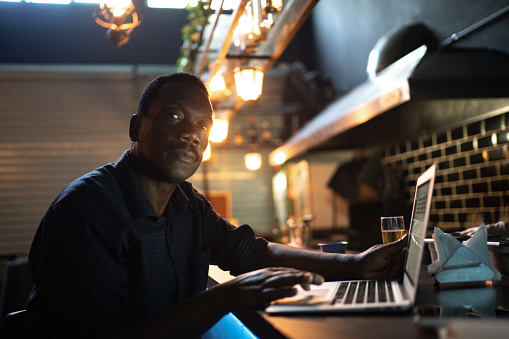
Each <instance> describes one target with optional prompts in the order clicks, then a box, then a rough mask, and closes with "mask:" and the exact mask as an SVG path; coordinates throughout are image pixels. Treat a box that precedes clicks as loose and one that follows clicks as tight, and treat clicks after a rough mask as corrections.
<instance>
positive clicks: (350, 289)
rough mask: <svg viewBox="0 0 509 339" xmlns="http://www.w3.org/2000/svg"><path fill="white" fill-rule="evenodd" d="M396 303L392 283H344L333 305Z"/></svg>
mask: <svg viewBox="0 0 509 339" xmlns="http://www.w3.org/2000/svg"><path fill="white" fill-rule="evenodd" d="M375 302H380V303H387V302H394V292H393V291H392V285H391V282H390V281H384V280H382V281H374V280H370V281H349V282H342V283H341V284H340V285H339V288H338V290H337V292H336V296H335V298H334V301H333V303H344V304H364V303H375Z"/></svg>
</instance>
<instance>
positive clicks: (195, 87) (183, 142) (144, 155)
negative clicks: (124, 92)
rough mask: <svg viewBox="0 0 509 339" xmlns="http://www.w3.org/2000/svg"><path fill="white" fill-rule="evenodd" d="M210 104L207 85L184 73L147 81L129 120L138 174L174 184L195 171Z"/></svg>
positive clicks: (204, 143)
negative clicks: (136, 110)
mask: <svg viewBox="0 0 509 339" xmlns="http://www.w3.org/2000/svg"><path fill="white" fill-rule="evenodd" d="M211 127H212V107H211V104H210V101H209V97H208V92H207V88H206V87H205V85H204V84H203V82H202V81H201V80H200V79H199V78H198V77H196V76H194V75H192V74H188V73H174V74H170V75H163V76H160V77H158V78H156V79H154V80H153V81H152V82H151V83H149V84H148V85H147V87H146V89H145V91H144V92H143V94H142V95H141V97H140V101H139V104H138V112H137V114H135V115H133V117H132V118H131V125H130V128H129V135H130V137H131V140H132V143H131V155H132V158H133V160H134V163H135V168H136V170H137V173H138V176H142V177H143V179H147V180H151V181H154V182H156V183H171V184H178V183H180V182H182V181H184V180H186V179H187V178H189V177H190V176H191V175H193V174H194V172H196V170H197V169H198V167H199V166H200V163H201V159H202V156H203V152H204V151H205V149H206V148H207V144H208V137H209V132H210V128H211Z"/></svg>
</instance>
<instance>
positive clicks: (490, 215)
mask: <svg viewBox="0 0 509 339" xmlns="http://www.w3.org/2000/svg"><path fill="white" fill-rule="evenodd" d="M508 145H509V113H504V114H501V115H497V116H493V117H489V118H485V119H482V120H478V121H474V122H469V123H466V124H464V125H463V126H460V127H457V128H451V129H448V130H446V131H441V132H437V133H432V134H428V135H423V136H421V137H419V138H418V139H415V140H408V141H407V142H405V143H402V144H399V145H395V146H393V147H390V148H388V149H386V150H385V155H384V159H383V163H384V164H385V165H387V166H391V167H392V166H397V167H400V168H401V171H402V174H403V177H404V190H405V201H406V203H407V207H408V208H409V209H410V208H411V203H412V199H413V194H414V192H415V184H416V181H417V178H418V176H419V175H420V174H421V173H422V172H423V171H424V170H426V168H428V167H429V166H430V165H431V164H432V163H436V164H437V166H438V168H437V177H436V181H435V192H434V198H433V200H434V201H433V209H432V211H431V215H430V227H434V226H437V227H440V228H441V229H443V230H446V231H453V230H457V229H461V228H467V227H472V226H477V225H479V224H481V223H483V222H484V223H492V222H496V221H498V220H508V218H509V213H508V212H509V150H508Z"/></svg>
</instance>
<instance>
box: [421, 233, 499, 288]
mask: <svg viewBox="0 0 509 339" xmlns="http://www.w3.org/2000/svg"><path fill="white" fill-rule="evenodd" d="M487 239H488V235H487V232H486V227H484V225H481V226H480V227H479V229H478V230H477V231H476V232H475V234H474V235H473V236H472V237H471V238H470V239H469V240H467V241H465V242H463V243H461V242H459V241H458V240H457V239H455V238H454V237H453V236H452V235H450V234H445V233H444V232H443V231H442V230H440V229H439V228H437V227H435V233H434V234H433V241H434V243H435V249H436V251H437V253H438V259H437V260H435V261H434V262H432V263H431V264H430V265H429V266H428V272H429V273H432V274H436V276H435V279H436V281H438V282H440V283H454V282H470V281H486V280H500V278H501V277H500V272H499V271H498V270H497V269H496V268H494V267H493V266H491V264H490V260H489V255H488V244H487Z"/></svg>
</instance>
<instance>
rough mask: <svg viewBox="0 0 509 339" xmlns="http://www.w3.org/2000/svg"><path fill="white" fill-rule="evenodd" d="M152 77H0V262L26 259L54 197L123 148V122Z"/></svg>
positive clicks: (82, 73) (16, 73) (19, 73)
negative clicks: (9, 258) (3, 258)
mask: <svg viewBox="0 0 509 339" xmlns="http://www.w3.org/2000/svg"><path fill="white" fill-rule="evenodd" d="M152 78H153V75H150V76H140V75H135V74H134V73H132V72H108V71H106V72H105V71H86V69H85V70H84V69H80V70H79V71H76V70H75V71H71V72H69V71H66V72H59V71H54V70H51V71H41V70H38V71H34V70H31V71H26V70H9V69H7V70H6V69H1V70H0V255H6V254H16V255H18V256H25V255H27V254H28V250H29V248H30V244H31V241H32V238H33V235H34V233H35V231H36V229H37V226H38V224H39V222H40V220H41V218H42V217H43V215H44V213H45V211H46V209H47V208H48V206H49V205H50V204H51V202H52V201H53V199H54V198H55V197H56V195H57V194H58V193H59V192H60V191H61V190H62V189H63V188H64V187H65V186H66V185H67V184H68V183H70V182H71V181H72V180H73V179H75V178H77V177H79V176H81V175H83V174H85V173H87V172H89V171H90V170H93V169H95V168H97V167H99V166H101V165H103V164H105V163H108V162H112V161H116V160H117V159H118V158H119V157H120V156H121V155H122V153H123V151H124V150H126V149H128V148H129V137H128V126H129V119H130V117H131V115H132V114H133V113H134V112H135V110H136V106H137V100H138V97H139V95H140V93H141V91H142V90H143V88H144V86H145V85H146V83H147V82H148V81H150V79H152Z"/></svg>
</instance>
